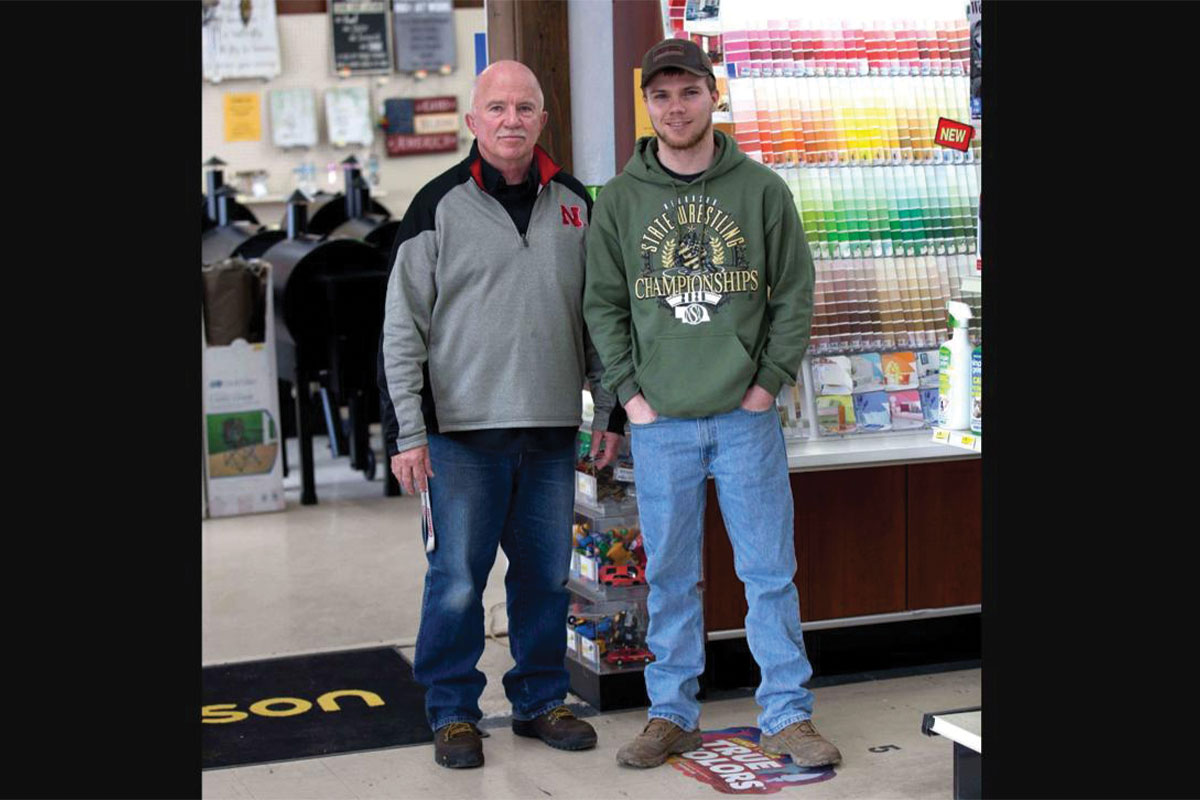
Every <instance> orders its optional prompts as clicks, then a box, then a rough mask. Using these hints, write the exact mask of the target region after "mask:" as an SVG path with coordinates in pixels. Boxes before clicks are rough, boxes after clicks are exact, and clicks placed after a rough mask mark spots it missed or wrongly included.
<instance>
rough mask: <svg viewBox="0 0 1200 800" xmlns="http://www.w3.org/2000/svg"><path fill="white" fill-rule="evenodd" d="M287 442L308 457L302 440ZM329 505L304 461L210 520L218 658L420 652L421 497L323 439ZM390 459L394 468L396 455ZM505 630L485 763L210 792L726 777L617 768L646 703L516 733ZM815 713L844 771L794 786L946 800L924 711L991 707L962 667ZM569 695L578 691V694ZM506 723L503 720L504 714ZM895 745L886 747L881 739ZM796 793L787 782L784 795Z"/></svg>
mask: <svg viewBox="0 0 1200 800" xmlns="http://www.w3.org/2000/svg"><path fill="white" fill-rule="evenodd" d="M288 454H289V457H290V460H291V461H292V462H296V460H297V449H296V446H295V442H294V440H293V441H289V443H288ZM315 457H316V462H317V469H316V475H317V496H318V499H319V501H320V502H319V503H318V505H316V506H301V505H300V504H299V471H298V469H293V471H292V473H291V475H290V476H289V477H288V478H287V479H286V480H285V489H286V494H287V499H288V506H287V510H286V511H283V512H279V513H274V514H260V515H254V516H246V517H231V518H226V519H219V520H205V521H204V523H203V524H202V537H203V545H202V559H203V572H202V581H203V584H202V587H203V600H202V614H203V620H202V625H203V628H202V630H203V639H202V653H203V661H204V664H218V663H224V662H229V661H244V660H250V659H259V658H268V657H272V656H280V655H291V654H297V653H312V652H320V651H329V650H342V649H349V648H354V647H363V646H370V645H379V644H392V645H396V646H399V647H400V648H401V651H402V652H403V653H404V654H405V656H406V657H408V658H410V659H411V658H412V644H413V642H414V641H415V639H416V633H417V624H418V620H419V616H420V614H419V612H420V609H419V607H418V604H419V600H420V596H421V584H422V581H423V579H424V559H423V558H422V551H421V540H420V532H419V515H420V503H419V501H418V500H417V499H416V498H412V497H398V498H397V497H384V496H383V483H382V480H381V478H378V477H377V478H376V480H375V481H373V482H368V481H366V480H365V479H364V478H363V476H362V475H361V474H360V473H354V472H352V471H351V470H350V468H349V466H348V462H347V460H346V459H344V458H343V459H340V460H336V461H335V460H333V459H331V458H330V457H329V452H328V448H327V446H326V444H325V441H324V440H323V439H318V440H317V441H316V447H315ZM380 466H381V469H382V466H383V462H382V460H381V462H380ZM504 568H505V565H504V564H503V555H501V556H500V557H499V559H498V562H497V565H496V567H495V568H494V569H493V571H492V575H491V579H490V580H489V588H488V590H487V591H486V592H485V595H484V602H485V607H487V608H488V609H491V610H492V612H493V613H492V614H491V615H490V616H489V619H490V620H491V629H492V630H493V631H494V632H496V633H499V634H503V632H504V631H505V627H506V620H505V614H504V606H503V601H504V588H503V573H504ZM505 642H506V639H505V638H504V636H503V635H500V636H497V637H496V638H494V639H489V641H488V643H487V646H486V648H485V651H484V656H483V658H482V660H481V662H480V669H481V670H483V671H484V672H485V673H486V674H487V675H488V677H489V683H488V687H487V689H486V690H485V692H484V696H483V698H482V699H481V702H480V706H481V708H482V709H483V711H484V714H485V715H486V717H487V719H486V720H485V727H487V728H489V730H490V732H491V736H490V737H489V738H488V739H485V740H484V752H485V757H486V759H487V764H486V766H485V767H484V768H483V769H481V770H462V771H459V770H447V769H443V768H441V767H438V766H437V765H435V764H434V763H433V752H432V751H433V746H432V745H418V746H413V747H401V748H393V749H388V750H378V751H372V752H362V753H348V754H342V755H336V756H330V757H326V758H319V759H307V760H299V761H290V762H283V763H274V764H264V765H258V766H248V767H234V768H228V769H219V770H208V771H205V772H204V773H203V774H202V786H203V796H204V797H205V798H255V800H267V799H268V798H326V799H328V800H335V799H336V798H430V797H432V798H447V800H450V799H451V798H480V800H486V799H488V798H542V797H547V796H553V797H566V798H648V799H649V798H666V797H670V798H672V799H673V800H679V798H699V797H710V796H718V793H717V792H716V790H715V789H713V788H711V787H709V786H706V785H704V784H701V783H699V782H697V781H695V780H693V779H691V778H688V777H686V776H684V775H682V774H681V773H679V772H677V771H676V770H674V769H672V768H671V767H669V766H663V767H659V768H657V769H652V770H631V769H625V768H621V767H618V766H617V765H616V763H615V760H614V756H615V753H616V751H617V749H618V748H619V747H620V746H621V744H623V743H624V742H625V741H626V740H627V739H628V738H630V737H632V736H634V735H636V734H637V732H638V731H640V730H641V727H642V725H643V724H644V722H645V711H644V709H636V710H631V711H622V712H608V713H603V714H599V715H597V716H594V717H590V718H589V721H591V722H592V724H594V725H595V726H596V728H597V730H598V731H599V735H600V743H599V745H598V747H597V748H596V749H595V750H592V751H588V752H583V753H564V752H560V751H556V750H551V749H550V748H547V747H546V746H545V745H543V744H541V743H540V742H537V741H534V740H530V739H523V738H519V737H515V736H513V735H512V733H511V732H510V731H509V729H508V727H507V725H506V724H505V722H504V720H503V717H505V716H506V715H507V714H508V713H509V709H508V706H507V702H506V701H505V698H504V694H503V690H502V688H501V686H500V681H499V678H500V675H502V674H503V672H504V671H505V670H507V669H508V668H509V667H510V666H511V664H512V658H511V655H510V654H509V651H508V649H507V647H506V646H505ZM814 691H815V694H816V714H815V721H816V722H817V724H818V726H819V727H820V729H821V731H822V732H823V733H824V734H825V735H826V736H827V737H828V738H830V739H831V740H832V741H834V742H835V743H836V744H837V745H838V747H839V748H840V749H841V751H842V753H843V756H844V762H843V764H842V765H841V766H839V767H838V768H837V776H836V777H835V778H833V779H832V780H829V781H825V782H823V783H820V784H814V785H809V786H798V787H789V788H787V789H785V790H784V791H785V792H786V793H795V794H797V795H799V794H800V793H803V794H805V795H807V796H809V797H811V798H826V797H828V798H842V797H846V798H851V797H864V798H865V797H871V798H875V797H888V798H892V797H895V798H901V797H912V798H918V797H919V798H936V797H950V796H951V794H952V779H953V768H952V763H951V753H952V745H951V743H950V742H949V741H948V740H946V739H942V738H940V737H926V736H924V735H922V734H921V732H920V726H921V716H922V714H924V713H925V712H927V711H938V710H944V709H952V708H962V707H965V706H971V705H977V704H979V702H980V695H981V690H980V671H979V670H978V669H968V670H958V671H953V672H942V673H936V674H926V675H915V676H909V677H902V678H892V679H887V680H876V681H866V682H860V683H849V684H842V685H838V686H825V687H821V688H817V689H815V690H814ZM568 702H580V701H579V700H578V698H575V697H568ZM756 713H757V711H756V706H755V704H754V701H753V699H752V698H750V697H746V698H739V699H730V700H720V701H713V702H709V703H706V704H705V706H704V711H703V714H704V716H703V719H702V723H701V725H702V727H703V728H704V729H706V730H712V729H716V728H724V727H729V726H733V725H753V724H754V719H755V715H756ZM493 726H494V727H493ZM885 745H893V746H894V748H898V749H888V750H884V751H883V752H872V751H871V748H881V747H883V746H885ZM786 796H787V794H785V797H786Z"/></svg>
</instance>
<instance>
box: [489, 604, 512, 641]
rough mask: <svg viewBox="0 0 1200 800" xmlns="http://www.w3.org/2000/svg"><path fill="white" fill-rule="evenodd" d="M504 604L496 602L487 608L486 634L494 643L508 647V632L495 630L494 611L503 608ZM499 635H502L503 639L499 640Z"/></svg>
mask: <svg viewBox="0 0 1200 800" xmlns="http://www.w3.org/2000/svg"><path fill="white" fill-rule="evenodd" d="M505 605H506V604H505V603H503V602H501V603H496V604H494V605H493V606H492V607H491V608H489V609H488V615H487V616H488V623H487V636H488V638H489V639H491V640H493V641H494V642H496V644H500V645H503V646H505V647H508V633H507V632H505V633H498V632H497V631H496V612H497V611H499V610H501V609H503V608H504V607H505ZM501 637H503V641H501Z"/></svg>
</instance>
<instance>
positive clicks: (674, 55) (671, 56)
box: [641, 39, 716, 89]
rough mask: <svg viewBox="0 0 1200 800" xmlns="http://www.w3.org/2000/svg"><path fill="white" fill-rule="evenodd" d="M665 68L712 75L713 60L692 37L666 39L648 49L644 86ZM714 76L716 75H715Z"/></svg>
mask: <svg viewBox="0 0 1200 800" xmlns="http://www.w3.org/2000/svg"><path fill="white" fill-rule="evenodd" d="M664 69H681V70H684V71H685V72H690V73H692V74H693V75H712V74H713V68H712V61H711V60H709V58H708V55H707V54H706V53H705V52H704V51H703V50H701V49H700V45H698V44H696V43H695V42H693V41H691V40H690V39H664V40H663V41H661V42H659V43H658V44H656V45H654V47H651V48H650V49H649V50H647V51H646V55H645V57H644V58H643V59H642V87H641V88H643V89H645V88H646V84H647V83H649V82H650V79H651V78H653V77H654V76H655V75H657V74H658V73H660V72H662V71H663V70H664ZM713 77H716V76H715V75H714V76H713Z"/></svg>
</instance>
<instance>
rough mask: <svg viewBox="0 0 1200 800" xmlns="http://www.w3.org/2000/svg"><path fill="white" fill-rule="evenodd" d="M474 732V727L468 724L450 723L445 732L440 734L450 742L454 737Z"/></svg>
mask: <svg viewBox="0 0 1200 800" xmlns="http://www.w3.org/2000/svg"><path fill="white" fill-rule="evenodd" d="M474 732H475V726H474V725H472V724H471V723H469V722H451V723H450V724H449V725H447V726H446V732H445V733H444V734H442V736H443V738H444V739H445V740H446V741H450V740H451V739H453V738H454V737H455V736H462V735H463V734H468V733H474Z"/></svg>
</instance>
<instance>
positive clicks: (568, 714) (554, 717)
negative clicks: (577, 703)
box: [547, 706, 575, 725]
mask: <svg viewBox="0 0 1200 800" xmlns="http://www.w3.org/2000/svg"><path fill="white" fill-rule="evenodd" d="M547 719H548V721H549V722H550V724H551V725H553V724H554V723H556V722H558V721H559V720H560V719H575V713H574V712H573V711H571V709H569V708H567V707H566V706H559V707H558V708H554V709H551V710H550V713H549V714H547Z"/></svg>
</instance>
